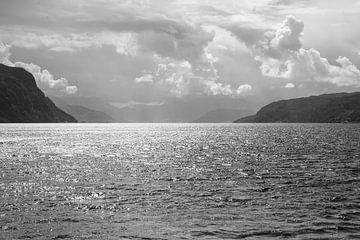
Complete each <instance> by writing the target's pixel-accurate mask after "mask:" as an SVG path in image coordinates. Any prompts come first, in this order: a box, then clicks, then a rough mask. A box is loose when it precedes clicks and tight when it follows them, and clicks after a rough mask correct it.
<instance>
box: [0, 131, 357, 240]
mask: <svg viewBox="0 0 360 240" xmlns="http://www.w3.org/2000/svg"><path fill="white" fill-rule="evenodd" d="M0 180H1V181H0V224H1V226H0V227H1V228H0V239H355V238H358V239H359V238H360V125H359V124H3V125H0Z"/></svg>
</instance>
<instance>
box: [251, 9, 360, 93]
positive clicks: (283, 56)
mask: <svg viewBox="0 0 360 240" xmlns="http://www.w3.org/2000/svg"><path fill="white" fill-rule="evenodd" d="M303 29H304V24H303V23H302V22H301V21H300V20H298V19H296V18H294V17H292V16H288V17H286V19H285V20H284V21H283V22H282V24H280V25H279V26H278V27H277V28H275V29H273V30H271V31H268V32H266V33H265V34H264V36H263V38H261V39H259V41H258V42H257V43H256V44H255V45H254V46H253V48H254V54H255V55H256V57H255V59H256V60H257V61H259V62H260V70H261V72H262V74H263V75H264V76H267V77H273V78H284V79H289V80H293V81H317V82H327V83H331V84H334V85H336V86H339V87H343V86H360V71H359V69H358V68H357V67H356V66H355V65H354V64H353V63H352V62H351V61H350V60H349V59H348V58H346V57H339V58H338V59H337V60H336V62H337V63H338V65H333V64H331V63H329V61H328V60H327V59H326V58H324V57H322V56H321V54H320V52H319V51H317V50H316V49H313V48H310V49H305V48H303V47H302V43H301V36H302V34H303Z"/></svg>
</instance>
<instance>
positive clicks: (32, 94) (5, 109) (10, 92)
mask: <svg viewBox="0 0 360 240" xmlns="http://www.w3.org/2000/svg"><path fill="white" fill-rule="evenodd" d="M0 122H18V123H20V122H26V123H29V122H44V123H45V122H77V121H76V119H75V118H74V117H72V116H71V115H69V114H67V113H65V112H64V111H62V110H60V109H59V108H57V107H56V106H55V104H54V103H53V102H52V101H51V100H50V99H49V98H47V97H46V96H45V94H44V93H43V92H42V91H41V90H40V89H39V88H38V87H37V85H36V82H35V79H34V77H33V75H32V74H31V73H29V72H27V71H25V70H24V69H22V68H16V67H9V66H6V65H3V64H0Z"/></svg>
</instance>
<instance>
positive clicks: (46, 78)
mask: <svg viewBox="0 0 360 240" xmlns="http://www.w3.org/2000/svg"><path fill="white" fill-rule="evenodd" d="M10 55H11V53H10V46H8V45H5V44H3V43H2V42H1V41H0V63H2V64H5V65H8V66H12V67H21V68H24V69H25V70H27V71H28V72H30V73H32V75H33V76H34V78H35V81H36V83H37V85H38V87H39V88H41V89H42V90H44V91H45V92H47V93H48V92H51V93H55V94H56V93H57V92H58V91H60V92H63V93H66V94H75V93H76V92H77V87H76V86H70V85H69V82H68V80H67V79H65V78H59V79H55V78H54V76H53V75H52V74H51V73H50V72H49V71H48V70H46V69H44V70H41V67H40V66H38V65H36V64H33V63H23V62H15V63H13V62H11V61H10V59H9V57H10Z"/></svg>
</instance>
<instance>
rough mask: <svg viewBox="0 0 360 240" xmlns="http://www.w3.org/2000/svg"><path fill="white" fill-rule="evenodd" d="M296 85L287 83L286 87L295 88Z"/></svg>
mask: <svg viewBox="0 0 360 240" xmlns="http://www.w3.org/2000/svg"><path fill="white" fill-rule="evenodd" d="M294 87H295V85H294V84H293V83H287V84H286V85H285V86H284V88H294Z"/></svg>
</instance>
